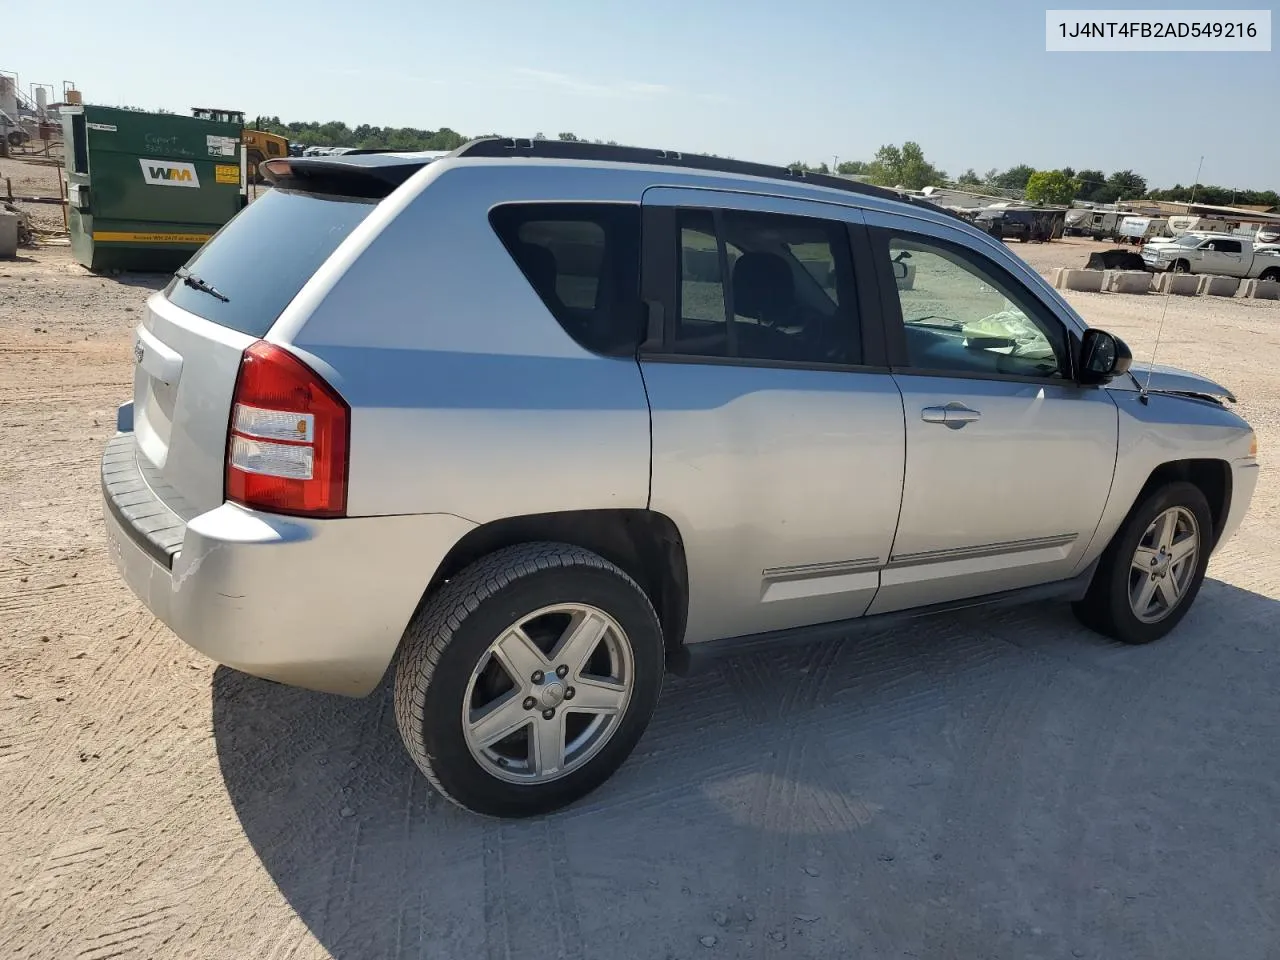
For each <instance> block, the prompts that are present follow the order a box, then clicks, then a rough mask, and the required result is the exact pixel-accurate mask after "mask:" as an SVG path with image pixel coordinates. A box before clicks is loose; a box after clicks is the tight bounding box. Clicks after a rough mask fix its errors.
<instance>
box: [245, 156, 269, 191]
mask: <svg viewBox="0 0 1280 960" xmlns="http://www.w3.org/2000/svg"><path fill="white" fill-rule="evenodd" d="M265 159H266V157H264V156H263V155H262V154H261V153H259V152H258V151H257V150H250V151H249V153H248V155H247V156H246V157H245V167H246V168H247V176H246V179H247V180H248V181H249V182H250V183H264V182H265V180H264V179H263V177H262V174H260V173H259V172H258V164H260V163H262V162H263V161H264V160H265Z"/></svg>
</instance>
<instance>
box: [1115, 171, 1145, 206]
mask: <svg viewBox="0 0 1280 960" xmlns="http://www.w3.org/2000/svg"><path fill="white" fill-rule="evenodd" d="M1107 192H1108V193H1109V194H1110V196H1109V197H1108V200H1109V201H1112V202H1114V201H1116V200H1136V199H1138V198H1139V197H1142V196H1145V195H1146V193H1147V181H1146V178H1144V177H1141V176H1139V175H1138V174H1136V173H1134V172H1133V171H1132V170H1118V171H1116V172H1115V173H1113V174H1112V175H1111V176H1109V177H1107Z"/></svg>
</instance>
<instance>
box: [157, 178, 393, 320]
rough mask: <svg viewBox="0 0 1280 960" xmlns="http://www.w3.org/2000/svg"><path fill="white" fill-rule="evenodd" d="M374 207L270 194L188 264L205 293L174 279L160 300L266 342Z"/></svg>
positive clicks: (285, 192)
mask: <svg viewBox="0 0 1280 960" xmlns="http://www.w3.org/2000/svg"><path fill="white" fill-rule="evenodd" d="M377 202H378V201H377V200H376V199H365V198H358V197H338V196H333V195H329V194H316V193H305V192H301V191H297V190H289V189H281V188H278V187H277V188H275V189H272V190H270V191H268V192H267V193H266V194H265V195H264V196H261V197H259V198H258V199H257V200H255V201H254V202H253V203H251V204H250V205H249V206H248V207H247V208H245V209H244V210H242V211H241V212H240V214H239V215H238V216H237V217H236V218H235V219H234V220H232V221H231V222H230V223H228V224H227V225H226V226H225V227H223V228H222V229H221V230H220V231H219V232H218V234H217V235H216V236H215V237H214V238H213V239H212V240H210V241H209V242H208V243H207V244H205V245H204V247H202V248H201V249H200V250H199V251H198V252H197V253H196V255H195V256H194V257H193V258H192V259H191V260H190V261H189V262H188V263H187V266H186V271H187V272H189V274H191V275H192V281H193V282H194V281H195V278H197V277H198V278H199V281H203V284H204V285H206V289H204V290H200V289H196V288H195V287H194V286H191V285H190V283H189V282H187V281H184V280H183V279H182V278H181V277H177V276H175V277H174V278H173V280H171V281H170V282H169V286H168V287H166V288H165V296H166V297H167V298H168V299H169V300H170V301H171V302H172V303H174V304H175V305H176V306H179V307H181V308H182V309H183V310H188V311H190V312H191V313H194V314H196V316H199V317H202V318H204V319H205V320H210V321H212V322H213V323H217V324H221V325H222V326H225V327H230V328H231V329H233V330H237V331H239V332H240V333H243V334H246V335H248V336H251V337H262V336H265V335H266V333H267V331H268V330H269V329H271V325H272V324H273V323H275V321H276V318H277V317H279V316H280V314H281V313H282V312H283V311H284V308H285V307H286V306H288V305H289V301H290V300H292V299H293V298H294V297H295V296H297V294H298V291H299V290H301V289H302V287H303V284H305V283H306V282H307V280H309V279H310V278H311V275H312V274H313V273H315V271H316V270H317V269H319V268H320V265H321V264H323V263H324V262H325V260H327V259H328V258H329V255H330V254H332V253H333V251H334V250H335V249H337V247H338V244H340V243H341V242H342V241H343V240H344V239H345V238H346V237H347V236H348V235H349V234H350V233H351V231H352V230H354V229H355V228H356V227H357V226H358V225H359V224H360V223H361V221H363V220H364V218H365V217H367V216H368V215H369V214H370V213H371V212H372V211H373V208H374V207H375V206H376V205H377ZM208 288H212V289H213V290H216V291H217V293H218V294H220V295H221V296H215V295H214V294H213V293H211V292H209V290H208ZM224 297H225V300H224V299H222V298H224Z"/></svg>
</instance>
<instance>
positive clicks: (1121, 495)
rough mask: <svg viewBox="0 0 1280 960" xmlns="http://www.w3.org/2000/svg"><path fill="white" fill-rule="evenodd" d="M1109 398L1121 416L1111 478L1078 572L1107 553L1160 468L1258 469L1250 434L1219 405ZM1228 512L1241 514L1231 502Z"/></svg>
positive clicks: (1121, 395) (1156, 397) (1155, 397)
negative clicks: (1192, 463) (1193, 463)
mask: <svg viewBox="0 0 1280 960" xmlns="http://www.w3.org/2000/svg"><path fill="white" fill-rule="evenodd" d="M1112 396H1113V398H1114V399H1115V402H1116V407H1117V408H1118V411H1119V417H1120V423H1119V427H1120V429H1119V452H1118V455H1117V459H1116V470H1115V477H1114V479H1113V480H1112V483H1111V493H1110V494H1109V495H1108V497H1107V504H1106V506H1105V507H1104V508H1103V512H1102V519H1101V520H1100V521H1099V523H1098V529H1097V530H1096V531H1095V533H1094V535H1093V539H1092V541H1090V543H1089V548H1088V549H1087V550H1086V551H1085V553H1084V555H1083V557H1082V558H1081V567H1082V568H1083V567H1084V566H1086V565H1087V564H1089V563H1091V562H1093V561H1094V560H1095V559H1097V557H1098V556H1099V555H1100V554H1101V553H1102V551H1103V550H1104V549H1106V546H1107V544H1108V543H1110V542H1111V538H1112V537H1114V536H1115V534H1116V531H1117V530H1119V529H1120V525H1121V524H1122V523H1123V522H1124V518H1125V517H1126V516H1127V515H1128V513H1129V511H1130V509H1132V507H1133V505H1134V503H1135V501H1136V500H1137V498H1138V495H1139V494H1140V493H1141V492H1142V488H1143V487H1144V486H1145V485H1146V483H1147V480H1148V479H1149V478H1150V477H1151V475H1152V474H1153V473H1154V472H1155V471H1156V470H1157V469H1158V468H1160V467H1161V466H1163V465H1165V464H1167V463H1173V462H1176V461H1179V460H1219V461H1222V462H1223V463H1226V464H1227V465H1228V466H1230V467H1231V470H1232V474H1233V476H1234V475H1236V474H1237V473H1238V472H1239V471H1240V470H1241V469H1242V468H1244V467H1249V466H1252V467H1254V468H1255V469H1256V461H1255V458H1254V455H1253V451H1252V443H1253V430H1252V429H1251V428H1250V426H1249V424H1248V423H1247V422H1245V420H1244V419H1243V418H1241V417H1239V416H1237V415H1236V414H1234V413H1232V412H1231V411H1230V410H1227V409H1226V408H1224V407H1222V406H1220V405H1219V404H1217V403H1214V402H1213V401H1210V400H1197V399H1194V398H1191V397H1181V396H1170V395H1161V394H1156V393H1153V394H1149V395H1148V396H1147V397H1146V398H1145V399H1144V398H1143V397H1142V395H1141V394H1139V393H1136V392H1128V391H1115V392H1114V393H1113V394H1112ZM1230 513H1231V516H1232V519H1234V523H1235V524H1238V523H1239V520H1240V516H1241V515H1240V514H1239V513H1238V511H1237V509H1236V505H1235V504H1234V503H1233V504H1232V509H1231V511H1230ZM1233 529H1234V527H1233ZM1226 533H1228V531H1225V530H1224V534H1226ZM1223 539H1225V536H1224V537H1223ZM1219 542H1221V541H1219Z"/></svg>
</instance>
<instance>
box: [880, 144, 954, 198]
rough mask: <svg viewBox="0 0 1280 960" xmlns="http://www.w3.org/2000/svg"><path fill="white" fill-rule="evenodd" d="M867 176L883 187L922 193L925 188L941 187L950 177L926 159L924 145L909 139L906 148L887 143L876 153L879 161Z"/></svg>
mask: <svg viewBox="0 0 1280 960" xmlns="http://www.w3.org/2000/svg"><path fill="white" fill-rule="evenodd" d="M866 172H867V174H868V175H869V176H870V177H871V182H872V183H878V184H880V185H881V186H883V187H905V188H906V189H908V190H920V189H922V188H924V187H939V186H942V184H943V183H945V182H946V179H947V175H946V174H945V173H944V172H943V171H941V170H939V169H938V168H937V167H935V166H934V165H933V164H931V163H929V161H927V160H926V159H925V158H924V151H923V150H921V149H920V144H918V143H916V142H915V141H912V140H908V141H907V142H906V143H904V144H903V145H902V148H901V149H899V148H898V147H896V146H894V145H893V144H891V143H889V144H885V145H884V146H883V147H881V148H880V149H879V150H877V151H876V158H875V159H874V160H872V161H871V163H870V164H869V165H868V167H867V171H866Z"/></svg>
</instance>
